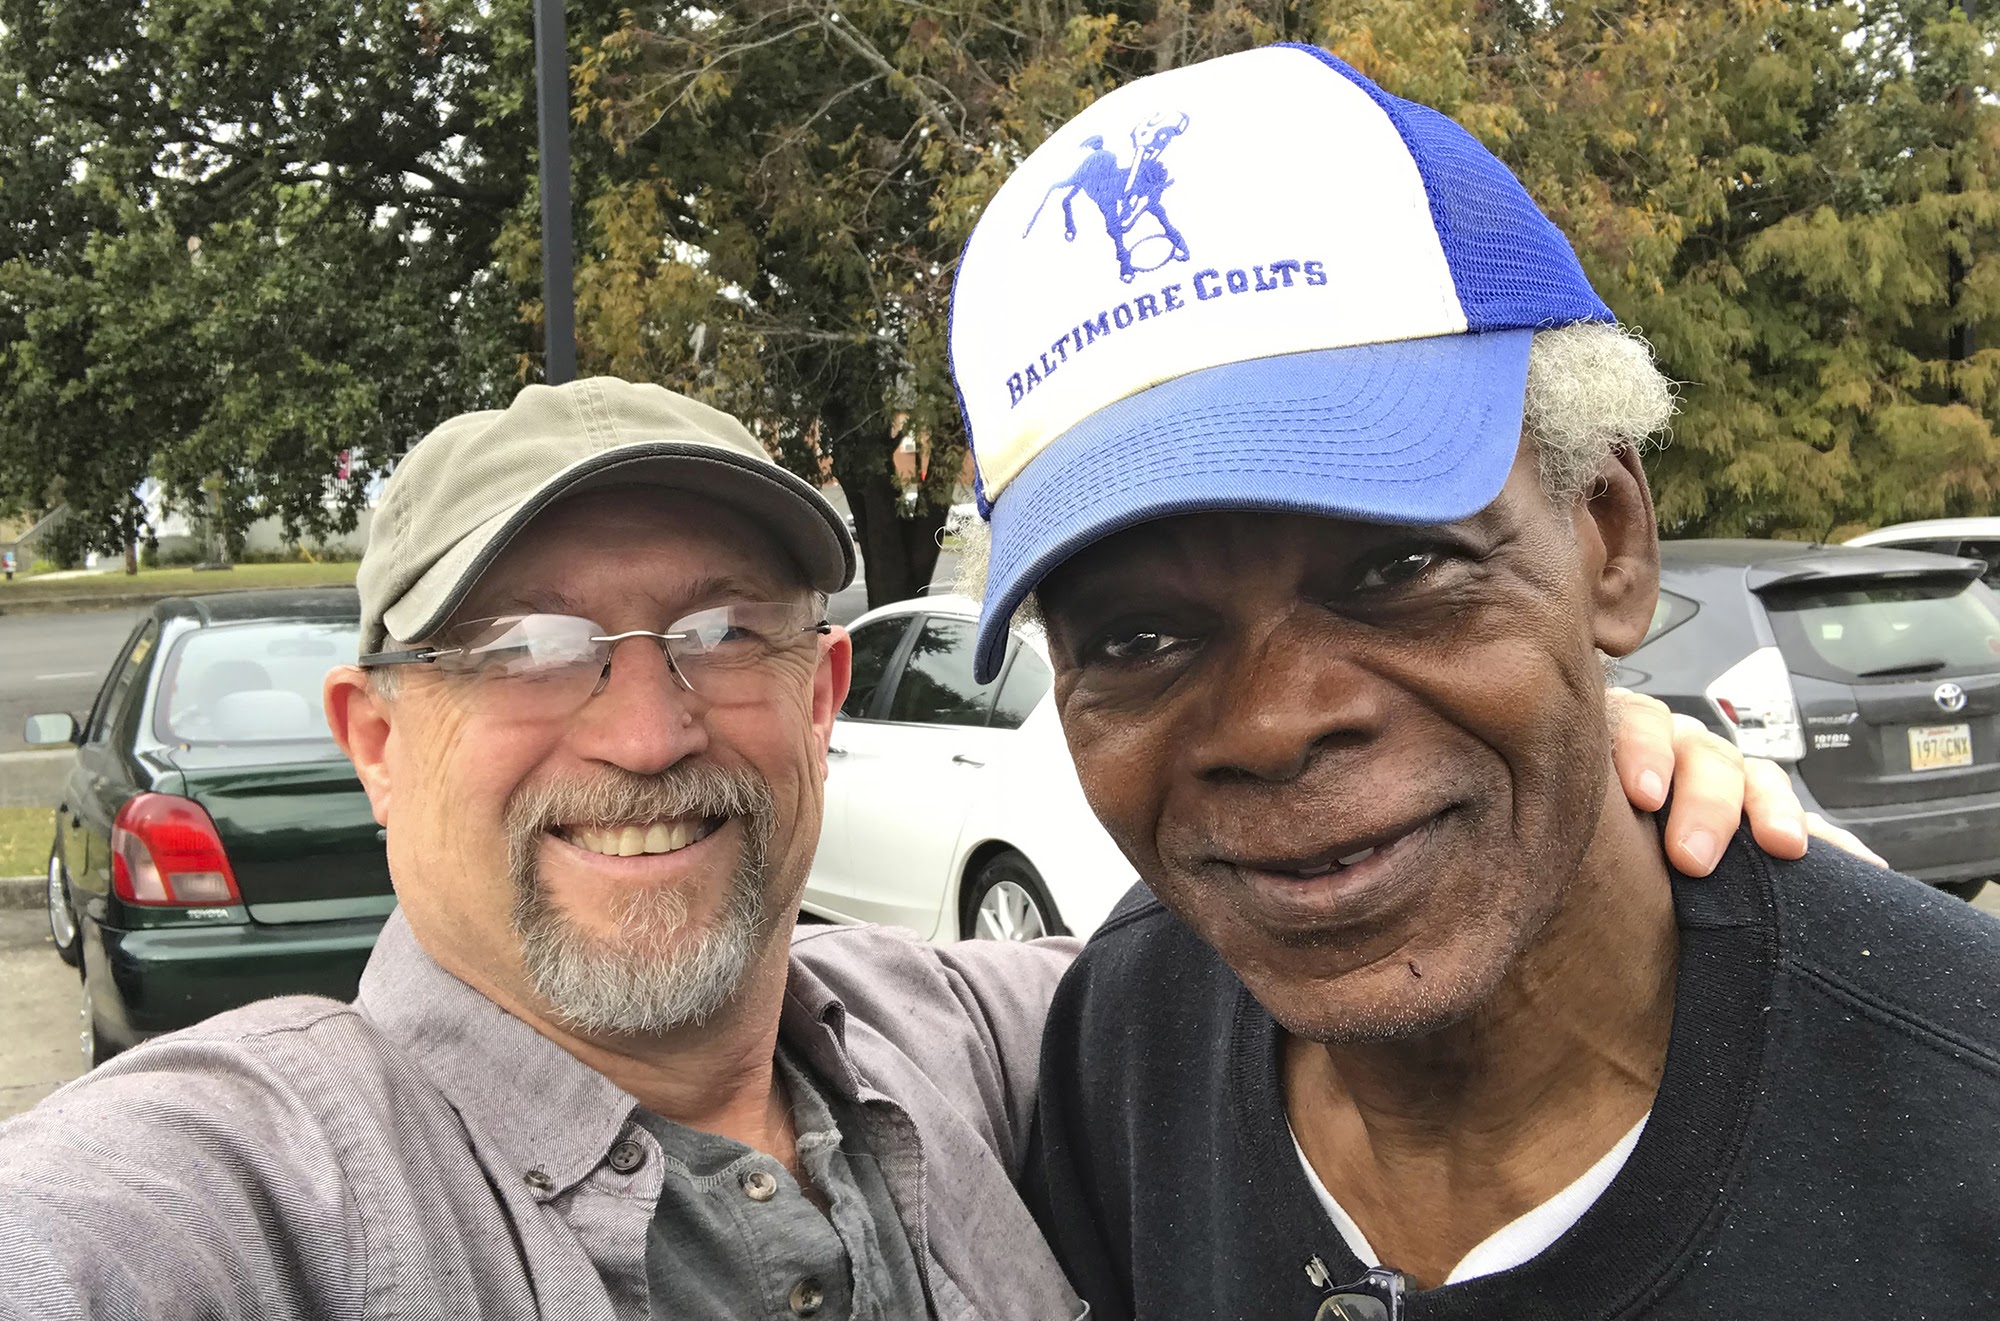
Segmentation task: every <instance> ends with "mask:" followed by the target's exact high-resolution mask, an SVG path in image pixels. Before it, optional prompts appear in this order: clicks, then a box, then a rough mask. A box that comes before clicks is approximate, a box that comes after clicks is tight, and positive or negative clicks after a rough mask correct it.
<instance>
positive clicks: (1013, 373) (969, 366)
mask: <svg viewBox="0 0 2000 1321" xmlns="http://www.w3.org/2000/svg"><path fill="white" fill-rule="evenodd" d="M1464 329H1465V312H1464V309H1463V308H1462V307H1461V306H1460V305H1459V301H1458V293H1457V290H1456V288H1455V286H1454V284H1453V282H1452V277H1451V270H1450V268H1449V266H1448V265H1447V264H1446V261H1445V256H1444V250H1443V248H1442V246H1441V245H1440V244H1439V242H1438V235H1437V229H1436V227H1435V225H1434V224H1433V223H1432V220H1431V211H1430V203H1429V201H1428V199H1427V198H1426V197H1425V195H1424V186H1423V180H1422V178H1421V177H1420V176H1419V175H1418V173H1417V167H1416V163H1415V162H1414V161H1413V160H1412V159H1411V158H1410V153H1409V150H1408V148H1406V147H1405V146H1404V145H1403V140H1402V137H1401V135H1399V134H1398V133H1397V132H1396V128H1395V125H1393V124H1392V123H1390V121H1389V117H1388V116H1387V115H1385V114H1384V113H1383V112H1382V110H1381V108H1380V107H1378V106H1377V105H1376V104H1375V102H1374V101H1373V100H1372V99H1371V98H1370V97H1369V96H1368V94H1367V93H1366V92H1364V91H1362V90H1361V89H1360V88H1359V87H1357V86H1355V85H1354V83H1353V82H1351V81H1350V80H1348V79H1347V78H1346V77H1344V76H1342V75H1341V74H1340V73H1339V72H1337V71H1336V70H1334V69H1332V68H1329V67H1328V66H1326V65H1325V64H1323V63H1321V62H1320V61H1319V60H1318V59H1316V58H1314V57H1313V56H1311V55H1309V54H1307V53H1306V52H1304V51H1298V50H1280V49H1265V50H1257V51H1250V52H1246V53H1244V54H1241V55H1233V56H1229V57H1227V58H1224V59H1220V60H1213V61H1210V62H1208V63H1206V64H1199V65H1194V66H1191V67H1189V68H1185V69H1178V70H1174V71H1172V72H1169V73H1163V74H1157V75H1154V76H1153V77H1150V78H1144V79H1141V80H1139V81H1138V82H1135V83H1130V84H1128V85H1126V86H1124V87H1121V88H1119V89H1118V90H1116V91H1114V92H1111V93H1109V94H1108V95H1106V96H1105V97H1103V98H1102V99H1101V100H1099V101H1098V102H1097V103H1096V104H1094V105H1092V106H1091V107H1090V108H1089V109H1087V110H1085V111H1084V112H1083V113H1082V114H1080V115H1078V116H1077V117H1076V118H1075V119H1074V120H1072V121H1070V123H1068V124H1067V125H1065V126H1064V127H1063V128H1062V129H1060V130H1059V131H1058V132H1057V133H1056V134H1055V135H1054V136H1053V137H1051V138H1050V139H1049V141H1048V142H1047V143H1045V144H1044V145H1043V146H1042V147H1041V148H1040V149H1039V150H1037V151H1036V152H1035V153H1034V154H1033V155H1032V156H1030V157H1029V158H1028V160H1027V161H1026V162H1024V163H1023V164H1022V166H1021V167H1020V168H1019V169H1018V170H1016V171H1015V172H1014V175H1013V177H1012V178H1010V179H1009V180H1008V181H1007V183H1006V184H1005V185H1004V186H1003V187H1002V188H1001V189H1000V192H999V194H998V195H997V196H996V197H995V198H994V199H993V202H992V205H990V206H989V207H988V208H987V209H986V213H985V215H984V216H983V217H982V218H981V220H980V222H979V227H978V229H977V230H976V231H975V233H974V234H973V237H972V241H971V242H970V243H969V244H968V245H967V247H966V251H965V256H964V259H963V261H962V262H961V263H960V266H959V271H958V285H957V289H956V292H955V295H954V303H953V310H952V329H951V347H952V362H953V366H954V369H955V371H956V374H957V377H958V383H959V390H960V393H961V396H962V397H963V399H964V401H965V409H966V416H967V420H968V422H969V423H970V425H971V429H972V440H973V447H974V449H975V450H976V452H977V455H978V460H979V471H980V478H981V481H982V482H983V484H984V487H985V490H986V494H987V496H988V498H994V497H997V496H998V495H999V493H1000V491H1001V490H1002V489H1003V488H1004V487H1005V485H1006V483H1007V482H1008V481H1009V480H1011V479H1012V478H1013V477H1014V476H1015V475H1016V474H1017V473H1019V472H1020V471H1021V469H1022V468H1024V467H1025V466H1026V465H1027V464H1028V462H1029V461H1030V460H1031V459H1033V458H1034V456H1035V455H1036V454H1038V453H1040V452H1041V451H1042V449H1043V448H1044V447H1045V446H1047V445H1048V444H1049V443H1050V442H1051V441H1053V440H1055V439H1056V438H1057V437H1058V436H1060V435H1062V434H1063V433H1064V432H1065V431H1067V430H1069V428H1071V427H1073V426H1075V425H1076V424H1077V423H1078V422H1080V421H1082V420H1083V419H1084V418H1086V417H1088V416H1089V415H1090V414H1092V413H1094V412H1096V411H1097V410H1098V409H1100V408H1103V407H1105V406H1106V405H1108V404H1112V403H1116V402H1117V401H1118V400H1120V399H1123V398H1125V397H1127V396H1128V395H1132V394H1136V393H1138V392H1139V391H1141V390H1144V389H1146V388H1147V387H1148V386H1152V385H1157V384H1159V383H1160V382H1161V381H1166V380H1171V379H1172V378H1174V377H1176V376H1181V375H1185V374H1186V373H1188V372H1192V371H1198V370H1200V369H1202V368H1205V367H1213V366H1218V365H1221V364H1223V363H1229V362H1241V361H1245V360H1248V359H1252V358H1263V357H1271V356H1274V355H1277V354H1285V353H1300V352H1305V351H1308V350H1313V349H1330V348H1345V347H1348V346H1351V345H1355V344H1372V343H1382V342H1387V341H1392V340H1402V339H1416V338H1420V337H1423V336H1429V335H1450V334H1458V333H1460V332H1462V331H1464Z"/></svg>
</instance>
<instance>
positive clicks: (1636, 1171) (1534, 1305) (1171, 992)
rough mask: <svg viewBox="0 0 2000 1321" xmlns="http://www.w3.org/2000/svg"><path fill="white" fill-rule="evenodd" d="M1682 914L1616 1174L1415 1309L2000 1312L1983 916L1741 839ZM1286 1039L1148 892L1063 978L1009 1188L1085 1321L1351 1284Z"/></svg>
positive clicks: (1259, 1311)
mask: <svg viewBox="0 0 2000 1321" xmlns="http://www.w3.org/2000/svg"><path fill="white" fill-rule="evenodd" d="M1674 904H1675V908H1676V910H1677V913H1678V917H1679V923H1680V932H1681V952H1680V964H1679V968H1680V973H1679V983H1678V986H1677V989H1676V993H1675V1003H1674V1024H1673V1035H1672V1039H1671V1044H1670V1046H1669V1048H1668V1051H1667V1065H1666V1074H1665V1077H1664V1078H1663V1079H1662V1081H1661V1084H1660V1092H1659V1096H1658V1099H1657V1100H1656V1101H1655V1103H1654V1107H1653V1112H1652V1117H1651V1118H1650V1119H1649V1120H1648V1121H1647V1124H1646V1128H1645V1132H1644V1134H1643V1135H1642V1136H1641V1138H1640V1140H1639V1144H1638V1147H1637V1148H1636V1149H1635V1150H1634V1151H1633V1152H1632V1155H1631V1158H1630V1159H1629V1160H1628V1161H1627V1162H1626V1164H1625V1168H1624V1169H1623V1170H1622V1171H1621V1172H1620V1173H1619V1175H1618V1177H1617V1178H1616V1179H1615V1180H1614V1181H1613V1182H1612V1184H1611V1186H1610V1187H1609V1188H1608V1189H1606V1190H1605V1192H1604V1194H1603V1196H1602V1197H1600V1198H1599V1199H1598V1201H1597V1203H1596V1204H1595V1205H1594V1206H1592V1207H1591V1208H1590V1210H1589V1211H1587V1212H1586V1213H1585V1214H1584V1216H1583V1218H1582V1219H1581V1220H1579V1221H1578V1222H1577V1223H1576V1224H1575V1225H1574V1226H1572V1227H1571V1228H1570V1230H1569V1232H1568V1233H1566V1234H1565V1235H1563V1237H1562V1238H1560V1239H1559V1240H1557V1242H1556V1243H1555V1244H1554V1245H1552V1246H1551V1247H1550V1248H1549V1249H1548V1250H1547V1251H1545V1252H1543V1253H1542V1254H1541V1255H1540V1256H1538V1257H1536V1258H1534V1259H1533V1260H1532V1261H1529V1262H1527V1263H1525V1264H1524V1265H1521V1266H1518V1267H1516V1268H1514V1269H1513V1270H1509V1271H1505V1272H1503V1273H1501V1274H1499V1275H1493V1276H1487V1277H1485V1278H1482V1279H1476V1280H1469V1281H1466V1282H1465V1283H1463V1284H1455V1285H1451V1286H1448V1287H1445V1288H1442V1289H1435V1290H1431V1291H1428V1292H1424V1293H1419V1294H1414V1295H1412V1296H1411V1300H1410V1307H1409V1316H1410V1317H1411V1318H1413V1319H1420V1321H1431V1319H1433V1318H1434V1319H1436V1321H1444V1319H1446V1318H1453V1319H1456V1318H1482V1319H1486V1318H1502V1317H1549V1318H1598V1317H1604V1318H1610V1317H1641V1316H1643V1317H1648V1318H1664V1317H1714V1318H1732V1319H1733V1318H1745V1319H1746V1321H1747V1319H1750V1318H1755V1319H1756V1321H1778V1319H1779V1318H1799V1321H1807V1319H1808V1318H1810V1319H1811V1321H1830V1319H1832V1318H1854V1319H1855V1321H1911V1319H1912V1318H1933V1317H2000V922H1996V921H1995V920H1994V919H1992V918H1991V917H1988V916H1986V915H1985V914H1982V913H1979V912H1976V911H1974V910H1973V909H1972V908H1971V907H1970V906H1969V905H1967V904H1965V903H1964V902H1962V901H1960V900H1958V899H1954V898H1952V897H1950V896H1948V895H1944V894H1940V893H1937V892H1935V891H1932V890H1930V889H1929V888H1927V887H1925V886H1922V885H1919V884H1917V883H1916V882H1914V881H1910V880H1906V879H1904V878H1902V877H1899V876H1893V875H1890V874H1889V873H1886V872H1880V871H1876V870H1875V869H1873V868H1870V867H1868V866H1866V865H1864V864H1862V863H1859V862H1856V861H1854V860H1852V859H1849V858H1847V857H1846V856H1845V855H1843V854H1838V853H1835V852H1833V851H1831V850H1828V849H1825V848H1824V847H1822V846H1818V845H1815V846H1814V848H1813V851H1812V853H1811V855H1810V856H1809V857H1808V858H1807V859H1806V860H1805V861H1803V862H1798V863H1781V862H1773V861H1771V860H1769V859H1767V858H1765V857H1764V855H1762V854H1761V853H1758V852H1757V851H1756V850H1755V848H1754V847H1753V846H1752V845H1751V844H1750V843H1749V841H1748V837H1747V835H1746V836H1740V837H1739V838H1738V839H1737V841H1736V843H1735V845H1734V846H1733V847H1732V848H1731V849H1730V851H1729V853H1728V855H1727V856H1726V857H1725V858H1724V859H1723V862H1722V865H1721V867H1720V868H1719V869H1718V870H1717V872H1716V874H1715V876H1714V877H1712V878H1710V879H1709V880H1706V881H1685V880H1676V881H1675V883H1674ZM1278 1044H1279V1029H1278V1027H1277V1025H1276V1024H1275V1023H1274V1022H1273V1021H1272V1019H1271V1017H1270V1015H1268V1014H1267V1013H1265V1012H1264V1010H1263V1008H1262V1006H1260V1005H1259V1004H1258V1003H1257V1002H1256V1001H1255V1000H1254V999H1252V998H1251V996H1250V994H1249V993H1248V992H1247V991H1246V990H1244V988H1243V986H1242V983H1241V982H1239V981H1238V980H1237V978H1236V976H1235V974H1234V973H1232V972H1230V970H1229V969H1228V968H1227V967H1226V966H1225V965H1224V964H1223V963H1222V961H1221V960H1220V959H1218V958H1217V957H1216V956H1215V954H1214V953H1213V952H1212V951H1211V950H1210V949H1209V948H1208V947H1207V946H1206V945H1204V944H1202V943H1201V941H1200V940H1199V939H1197V938H1196V937H1195V936H1194V934H1193V933H1192V932H1190V931H1189V930H1188V929H1187V928H1186V927H1184V926H1182V925H1181V923H1180V922H1179V921H1178V920H1177V919H1175V918H1174V917H1173V916H1172V915H1171V914H1169V913H1167V912H1166V911H1165V910H1164V909H1163V908H1161V907H1160V905H1159V903H1158V902H1157V901H1156V900H1154V899H1152V898H1151V897H1150V896H1148V895H1146V894H1145V893H1144V892H1143V891H1141V890H1135V891H1134V892H1133V894H1132V895H1131V896H1129V897H1128V898H1127V899H1126V900H1125V901H1124V903H1122V904H1121V905H1120V907H1119V910H1118V911H1117V912H1116V913H1114V914H1113V915H1112V917H1111V919H1110V921H1108V922H1107V923H1106V924H1105V926H1104V927H1103V929H1102V930H1100V931H1099V932H1098V934H1097V936H1096V937H1095V938H1094V939H1093V940H1092V941H1091V943H1090V945H1089V947H1088V948H1087V949H1085V951H1084V953H1083V956H1082V957H1081V958H1080V959H1079V960H1078V962H1077V964H1076V966H1075V967H1074V968H1073V969H1072V970H1071V971H1070V973H1069V975H1068V976H1067V978H1065V979H1064V981H1063V984H1062V987H1061V989H1060V990H1059V991H1058V992H1057V994H1056V1000H1055V1007H1054V1010H1053V1011H1052V1014H1051V1017H1050V1019H1049V1027H1048V1034H1047V1036H1046V1037H1045V1039H1044V1045H1043V1059H1042V1083H1041V1088H1042V1090H1041V1105H1040V1111H1039V1115H1038V1122H1037V1126H1036V1128H1037V1132H1036V1138H1035V1150H1034V1151H1033V1153H1032V1154H1031V1158H1030V1160H1031V1169H1030V1181H1029V1182H1030V1189H1029V1197H1030V1202H1031V1204H1032V1205H1033V1206H1034V1208H1035V1212H1036V1215H1037V1216H1038V1217H1039V1218H1040V1220H1041V1222H1042V1225H1043V1228H1044V1229H1045V1230H1046V1231H1047V1232H1048V1234H1049V1237H1050V1239H1051V1240H1052V1241H1053V1242H1054V1243H1055V1245H1056V1250H1057V1253H1058V1254H1059V1255H1060V1256H1061V1258H1062V1260H1063V1263H1064V1265H1065V1266H1066V1267H1067V1268H1068V1269H1069V1272H1070V1276H1071V1279H1072V1280H1073V1281H1074V1282H1075V1284H1076V1286H1077V1288H1078V1289H1079V1290H1080V1291H1081V1293H1082V1294H1083V1296H1084V1297H1085V1298H1086V1299H1087V1300H1089V1302H1090V1303H1091V1305H1092V1311H1091V1314H1090V1315H1091V1321H1125V1319H1126V1318H1130V1317H1139V1318H1145V1319H1146V1321H1155V1319H1157V1321H1204V1319H1207V1318H1214V1319H1215V1321H1311V1318H1312V1316H1313V1313H1314V1309H1315V1308H1316V1307H1317V1306H1318V1303H1319V1300H1320V1298H1321V1297H1322V1294H1321V1293H1320V1291H1318V1290H1317V1289H1315V1288H1313V1286H1312V1285H1311V1284H1310V1283H1309V1282H1308V1281H1307V1279H1306V1275H1305V1272H1304V1269H1303V1266H1304V1263H1305V1262H1306V1260H1307V1258H1309V1257H1311V1256H1313V1255H1314V1254H1317V1255H1319V1256H1320V1257H1321V1258H1323V1259H1324V1260H1325V1262H1326V1264H1327V1267H1328V1269H1329V1270H1330V1271H1331V1272H1332V1274H1333V1275H1334V1277H1335V1278H1336V1279H1337V1280H1340V1281H1345V1280H1350V1279H1353V1278H1355V1277H1357V1276H1359V1275H1360V1274H1361V1273H1362V1266H1361V1264H1360V1263H1359V1262H1357V1261H1356V1260H1355V1259H1354V1256H1353V1254H1352V1253H1350V1252H1349V1251H1348V1250H1347V1247H1346V1245H1345V1243H1344V1241H1343V1240H1342V1239H1341V1237H1340V1234H1339V1231H1337V1230H1336V1229H1335V1228H1334V1227H1333V1225H1332V1223H1331V1222H1330V1221H1329V1220H1328V1219H1327V1217H1326V1214H1325V1212H1324V1211H1323V1210H1322V1209H1321V1208H1320V1205H1319V1203H1318V1201H1317V1200H1316V1199H1315V1198H1314V1196H1313V1193H1312V1190H1311V1188H1310V1186H1309V1185H1308V1184H1307V1182H1306V1179H1305V1175H1304V1172H1303V1171H1302V1170H1301V1169H1300V1168H1299V1162H1298V1157H1297V1155H1296V1153H1295V1152H1294V1150H1293V1146H1292V1142H1291V1136H1290V1131H1289V1129H1288V1127H1287V1125H1286V1120H1285V1113H1284V1104H1283V1098H1282V1094H1281V1092H1280V1089H1279V1082H1278ZM1333 1191H1334V1195H1335V1196H1336V1197H1338V1196H1339V1194H1340V1190H1339V1189H1337V1188H1336V1189H1334V1190H1333ZM1388 1264H1390V1265H1394V1264H1395V1263H1393V1262H1390V1263H1388Z"/></svg>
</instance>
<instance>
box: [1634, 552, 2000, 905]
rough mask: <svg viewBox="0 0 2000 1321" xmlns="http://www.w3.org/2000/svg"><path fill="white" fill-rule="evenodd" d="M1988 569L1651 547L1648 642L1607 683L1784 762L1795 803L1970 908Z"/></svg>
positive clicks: (1983, 848)
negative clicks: (1655, 571)
mask: <svg viewBox="0 0 2000 1321" xmlns="http://www.w3.org/2000/svg"><path fill="white" fill-rule="evenodd" d="M1985 567H1986V566H1985V565H1984V564H1982V563H1980V562H1979V561H1977V560H1964V559H1957V558H1953V557H1948V556H1943V555H1930V554H1923V553H1920V552H1916V551H1903V550H1890V549H1876V548H1870V549H1862V548H1858V547H1851V546H1815V545H1807V544H1805V543H1802V542H1783V541H1668V542H1662V543H1661V545H1660V589H1661V590H1660V604H1659V608H1658V609H1657V610H1656V611H1655V612H1654V615H1653V625H1652V630H1651V631H1650V632H1649V633H1648V634H1647V637H1646V641H1645V642H1644V643H1643V644H1642V645H1641V646H1640V647H1639V649H1638V650H1637V651H1635V652H1633V653H1632V654H1631V655H1630V656H1628V657H1626V658H1625V660H1624V661H1623V662H1622V663H1621V664H1620V665H1619V666H1618V668H1617V669H1616V670H1615V671H1614V673H1613V681H1614V682H1615V683H1619V684H1622V685H1624V686H1625V687H1628V688H1634V689H1637V690H1639V691H1640V692H1645V693H1651V694H1652V695H1653V696H1655V697H1658V698H1659V699H1661V700H1662V701H1664V702H1665V703H1666V704H1667V705H1668V706H1670V707H1672V708H1673V709H1674V710H1676V711H1685V712H1687V713H1688V714H1690V715H1693V716H1696V717H1698V718H1699V719H1700V720H1702V721H1703V722H1704V723H1705V724H1707V725H1708V726H1709V727H1710V728H1712V729H1715V730H1716V731H1718V732H1720V733H1723V734H1726V735H1728V736H1730V737H1732V738H1734V739H1735V740H1736V742H1737V744H1738V746H1740V747H1741V748H1742V749H1743V751H1744V752H1746V753H1752V754H1755V755H1758V756H1763V757H1770V758H1772V759H1773V760H1775V761H1779V762H1782V763H1785V764H1786V765H1787V766H1789V767H1790V769H1791V772H1792V783H1793V786H1794V787H1795V788H1796V789H1797V790H1798V792H1799V797H1800V798H1801V799H1803V800H1804V801H1805V804H1806V807H1807V808H1808V809H1810V810H1815V811H1818V812H1820V813H1822V814H1823V815H1825V816H1826V817H1827V818H1828V819H1830V820H1832V821H1834V822H1835V823H1837V824H1839V825H1842V826H1845V827H1846V828H1847V829H1849V830H1852V831H1853V832H1854V833H1855V834H1857V835H1859V836H1860V837H1861V839H1862V841H1863V842H1865V843H1866V844H1867V845H1868V846H1869V847H1870V848H1872V849H1874V850H1875V851H1876V852H1877V853H1879V854H1881V855H1882V856H1883V857H1884V858H1886V859H1888V861H1889V864H1890V866H1892V867H1895V868H1896V869H1897V870H1898V871H1902V872H1906V873H1908V874H1909V875H1911V876H1914V877H1916V878H1918V879H1919V880H1924V881H1928V882H1930V883H1931V884H1933V885H1936V886H1939V887H1941V888H1943V889H1946V890H1949V891H1951V892H1952V893H1953V894H1956V895H1959V896H1960V897H1962V898H1965V899H1971V898H1973V897H1974V896H1975V895H1977V894H1978V893H1979V891H1980V890H1981V889H1982V888H1983V887H1984V886H1985V884H1986V882H1987V880H1988V879H1989V878H1992V877H1997V876H2000V596H1996V595H1995V594H1994V592H1993V590H1992V589H1991V588H1989V587H1987V586H1985V585H1984V584H1983V583H1981V582H1980V574H1981V573H1982V571H1983V570H1984V569H1985Z"/></svg>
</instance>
